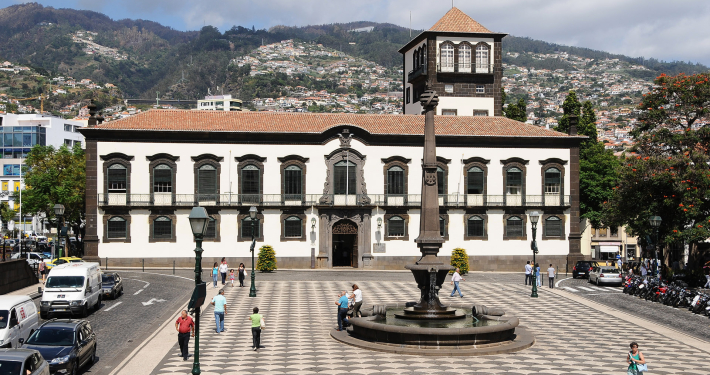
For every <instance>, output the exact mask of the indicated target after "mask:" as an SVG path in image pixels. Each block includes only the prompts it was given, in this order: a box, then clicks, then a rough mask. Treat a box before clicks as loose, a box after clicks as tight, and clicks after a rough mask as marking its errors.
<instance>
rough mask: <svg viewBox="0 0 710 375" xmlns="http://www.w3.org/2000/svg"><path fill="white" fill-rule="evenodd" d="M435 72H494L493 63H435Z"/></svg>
mask: <svg viewBox="0 0 710 375" xmlns="http://www.w3.org/2000/svg"><path fill="white" fill-rule="evenodd" d="M436 71H437V73H455V74H493V72H495V70H494V65H493V64H476V63H471V64H453V65H442V64H441V63H439V64H436Z"/></svg>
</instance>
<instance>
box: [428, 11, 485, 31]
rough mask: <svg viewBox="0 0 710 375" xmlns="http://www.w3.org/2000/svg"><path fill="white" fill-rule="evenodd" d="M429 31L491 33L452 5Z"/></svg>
mask: <svg viewBox="0 0 710 375" xmlns="http://www.w3.org/2000/svg"><path fill="white" fill-rule="evenodd" d="M429 31H447V32H459V33H491V31H490V30H488V29H487V28H485V27H484V26H483V25H481V24H480V23H478V22H476V20H474V19H473V18H471V17H470V16H469V15H468V14H466V13H464V12H463V11H461V10H460V9H459V8H456V7H451V9H450V10H449V11H448V12H446V14H444V16H443V17H441V18H440V19H439V20H438V21H436V23H435V24H434V26H432V27H431V28H430V29H429Z"/></svg>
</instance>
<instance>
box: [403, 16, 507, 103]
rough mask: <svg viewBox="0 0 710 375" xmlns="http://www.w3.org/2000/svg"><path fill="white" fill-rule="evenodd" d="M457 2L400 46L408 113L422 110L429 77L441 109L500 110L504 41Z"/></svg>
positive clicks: (405, 101)
mask: <svg viewBox="0 0 710 375" xmlns="http://www.w3.org/2000/svg"><path fill="white" fill-rule="evenodd" d="M506 35H508V34H499V33H493V32H491V31H490V30H488V29H486V28H485V27H483V26H482V25H481V24H480V23H478V22H476V21H474V20H473V19H472V18H471V17H469V16H467V15H466V14H465V13H464V12H462V11H461V10H459V9H458V8H451V10H450V11H448V12H447V13H446V14H445V15H444V17H442V18H441V19H440V20H439V21H438V22H437V23H436V24H434V26H432V27H431V29H429V30H427V31H424V32H422V33H421V34H419V35H417V36H416V37H415V38H414V39H412V40H411V41H410V42H409V43H407V45H405V46H404V47H402V48H401V49H400V50H399V52H400V53H401V54H402V55H403V58H404V74H403V76H404V77H403V79H404V108H403V112H404V113H405V114H410V115H414V114H421V112H422V107H421V105H420V104H419V95H421V94H422V93H423V92H424V90H425V89H426V82H427V80H430V81H431V84H432V86H433V89H434V90H436V92H437V94H438V95H439V106H438V107H437V109H436V111H437V113H436V114H437V115H457V116H501V115H502V105H503V103H502V102H501V91H500V90H501V79H502V78H503V66H502V61H501V55H502V53H501V41H502V39H503V37H505V36H506Z"/></svg>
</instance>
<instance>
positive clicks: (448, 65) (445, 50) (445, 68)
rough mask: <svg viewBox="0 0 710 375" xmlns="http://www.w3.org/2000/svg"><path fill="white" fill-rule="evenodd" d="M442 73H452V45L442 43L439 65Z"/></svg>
mask: <svg viewBox="0 0 710 375" xmlns="http://www.w3.org/2000/svg"><path fill="white" fill-rule="evenodd" d="M439 65H440V68H441V71H442V72H453V71H454V45H453V44H451V43H443V44H442V45H441V61H440V63H439Z"/></svg>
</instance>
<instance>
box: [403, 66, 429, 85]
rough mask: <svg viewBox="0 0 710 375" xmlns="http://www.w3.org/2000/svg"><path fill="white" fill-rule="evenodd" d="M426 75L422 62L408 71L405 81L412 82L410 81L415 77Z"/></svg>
mask: <svg viewBox="0 0 710 375" xmlns="http://www.w3.org/2000/svg"><path fill="white" fill-rule="evenodd" d="M426 75H427V71H426V64H422V65H419V67H418V68H416V69H413V70H411V71H409V73H408V74H407V81H408V82H412V81H414V80H416V79H417V78H419V77H422V76H426Z"/></svg>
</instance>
